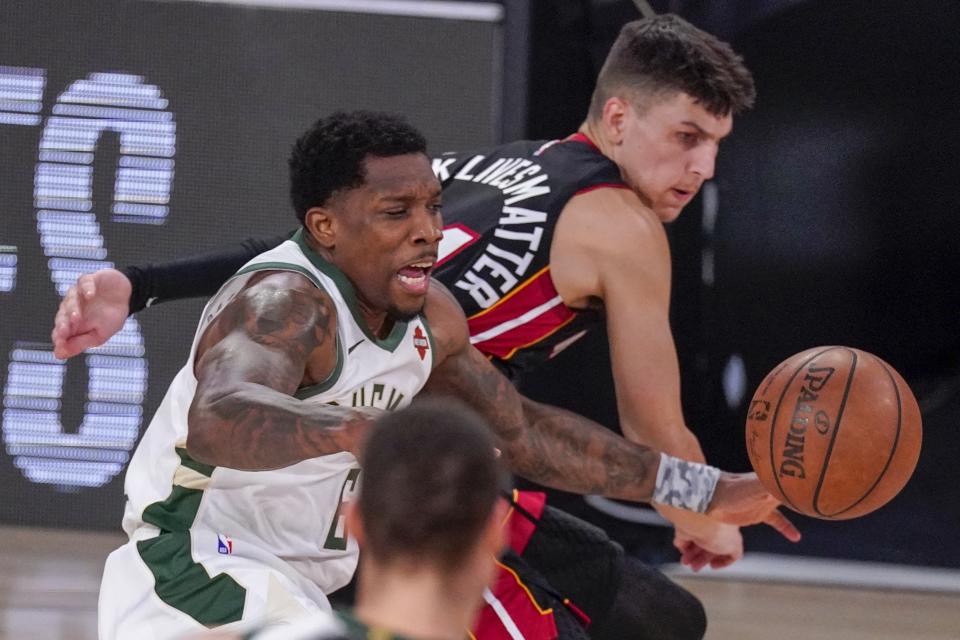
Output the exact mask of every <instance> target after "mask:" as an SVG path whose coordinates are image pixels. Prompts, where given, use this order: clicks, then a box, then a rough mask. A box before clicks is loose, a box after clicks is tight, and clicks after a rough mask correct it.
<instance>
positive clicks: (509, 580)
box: [473, 562, 559, 640]
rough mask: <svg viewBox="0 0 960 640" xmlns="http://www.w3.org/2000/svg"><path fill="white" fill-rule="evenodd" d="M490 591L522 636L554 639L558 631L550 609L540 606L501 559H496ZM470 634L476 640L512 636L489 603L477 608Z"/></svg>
mask: <svg viewBox="0 0 960 640" xmlns="http://www.w3.org/2000/svg"><path fill="white" fill-rule="evenodd" d="M490 592H491V593H492V594H493V597H495V598H496V599H497V600H498V601H499V603H500V605H501V606H502V607H503V611H504V613H505V615H507V616H509V619H510V621H511V622H512V623H513V624H514V625H515V626H516V627H517V629H519V630H520V633H521V634H522V635H523V637H524V638H528V639H529V640H555V638H557V636H558V635H559V634H558V633H557V623H556V622H555V621H554V619H553V609H543V608H541V607H540V605H539V604H538V603H537V601H536V599H535V598H534V597H533V594H532V593H530V591H529V590H528V589H527V587H526V585H524V584H523V581H522V580H521V579H520V577H519V576H518V575H517V574H516V573H515V572H514V571H513V570H512V569H510V568H509V567H507V566H506V565H504V564H502V563H501V562H497V577H496V579H495V580H494V582H493V584H492V585H491V586H490ZM473 635H474V636H475V637H476V638H477V640H512V639H513V636H512V635H511V634H510V632H509V631H507V628H506V627H505V626H504V622H503V621H502V620H501V619H500V615H498V613H497V611H495V610H494V608H493V607H492V606H490V605H489V604H486V605H485V606H484V607H483V608H482V609H480V614H479V616H478V617H477V621H476V623H475V624H474V625H473Z"/></svg>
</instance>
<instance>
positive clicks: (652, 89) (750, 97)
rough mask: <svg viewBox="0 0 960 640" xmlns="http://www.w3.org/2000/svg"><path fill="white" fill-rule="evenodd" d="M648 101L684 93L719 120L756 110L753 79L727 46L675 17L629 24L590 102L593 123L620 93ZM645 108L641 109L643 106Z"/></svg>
mask: <svg viewBox="0 0 960 640" xmlns="http://www.w3.org/2000/svg"><path fill="white" fill-rule="evenodd" d="M623 91H629V92H631V93H632V94H633V95H634V97H638V98H639V99H640V101H641V102H643V101H644V99H645V98H648V97H650V98H655V97H660V96H666V95H668V94H670V93H674V92H683V93H686V94H687V95H689V96H690V97H692V98H693V99H694V100H695V101H696V102H697V103H698V104H700V105H701V106H703V107H704V108H705V109H706V110H707V111H709V112H710V113H712V114H713V115H715V116H726V115H728V114H730V113H733V114H738V113H741V112H743V111H746V110H747V109H750V108H751V107H752V106H753V102H754V99H755V98H756V90H755V88H754V85H753V76H751V75H750V71H749V70H747V68H746V67H745V66H744V64H743V59H742V58H741V57H740V56H739V55H737V54H736V52H734V50H733V49H732V48H731V47H730V45H729V44H727V43H726V42H723V41H722V40H719V39H718V38H716V37H714V36H712V35H710V34H709V33H707V32H705V31H701V30H700V29H697V28H696V27H694V26H693V25H692V24H690V23H689V22H687V21H686V20H683V19H682V18H679V17H677V16H675V15H671V14H666V15H661V16H655V17H652V18H644V19H643V20H635V21H633V22H628V23H627V24H625V25H624V26H623V28H622V29H621V30H620V35H619V36H618V37H617V40H616V41H615V42H614V43H613V47H611V49H610V53H609V54H608V55H607V59H606V61H605V62H604V63H603V68H602V69H601V70H600V75H599V77H598V78H597V86H596V88H595V89H594V92H593V98H592V99H591V101H590V113H589V116H588V117H589V118H591V119H597V118H599V117H600V116H601V114H602V113H603V106H604V104H605V103H606V102H607V100H609V99H610V98H612V97H614V96H617V95H618V94H619V93H620V92H623ZM641 108H642V105H641Z"/></svg>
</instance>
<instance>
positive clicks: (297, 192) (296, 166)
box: [289, 111, 427, 224]
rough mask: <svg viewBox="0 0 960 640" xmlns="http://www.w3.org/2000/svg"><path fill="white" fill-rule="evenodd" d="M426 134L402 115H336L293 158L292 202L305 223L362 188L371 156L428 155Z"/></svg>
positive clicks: (316, 128)
mask: <svg viewBox="0 0 960 640" xmlns="http://www.w3.org/2000/svg"><path fill="white" fill-rule="evenodd" d="M426 152H427V141H426V139H425V138H424V137H423V135H422V134H421V133H420V132H419V131H417V130H416V129H415V128H414V127H412V126H411V125H410V124H408V123H407V122H406V120H404V119H403V118H401V117H400V116H396V115H393V114H389V113H378V112H374V111H351V112H345V111H337V112H336V113H333V114H331V115H329V116H327V117H326V118H321V119H320V120H317V122H315V123H314V125H313V126H312V127H310V129H309V130H307V132H306V133H304V134H303V135H302V136H300V138H299V139H298V140H297V141H296V143H295V144H294V145H293V151H292V152H291V153H290V160H289V166H290V201H291V202H292V203H293V209H294V211H296V214H297V219H298V220H300V223H301V224H302V223H303V221H304V218H305V217H306V214H307V211H308V210H309V209H310V208H312V207H320V206H323V205H324V204H326V203H327V200H329V198H330V196H332V195H333V194H334V193H336V192H337V191H341V190H343V189H352V188H354V187H359V186H360V185H362V184H363V181H364V179H365V178H366V176H365V173H364V160H365V159H366V158H367V157H368V156H374V157H390V156H399V155H404V154H407V153H426Z"/></svg>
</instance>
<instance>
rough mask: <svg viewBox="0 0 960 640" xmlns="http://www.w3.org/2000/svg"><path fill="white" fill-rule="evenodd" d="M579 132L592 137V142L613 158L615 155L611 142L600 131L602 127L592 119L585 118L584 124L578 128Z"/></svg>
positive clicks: (601, 151) (604, 153)
mask: <svg viewBox="0 0 960 640" xmlns="http://www.w3.org/2000/svg"><path fill="white" fill-rule="evenodd" d="M577 132H578V133H581V134H583V135H585V136H587V137H588V138H590V142H592V143H593V144H594V146H595V147H596V148H597V149H599V150H600V153H602V154H603V155H605V156H607V157H608V158H610V159H611V160H613V155H611V154H612V152H613V150H612V148H611V145H610V143H609V142H607V140H606V139H604V137H603V132H602V131H600V127H599V126H597V125H596V124H595V123H594V122H593V121H592V120H589V119H588V120H585V121H584V122H583V124H581V125H580V128H579V129H577Z"/></svg>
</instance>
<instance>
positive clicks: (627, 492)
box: [424, 282, 800, 541]
mask: <svg viewBox="0 0 960 640" xmlns="http://www.w3.org/2000/svg"><path fill="white" fill-rule="evenodd" d="M425 312H426V315H427V321H428V322H429V323H430V327H431V331H432V333H433V336H434V339H435V342H436V345H437V353H435V354H434V363H435V364H434V370H433V372H432V373H431V375H430V380H429V381H428V382H427V386H426V387H425V388H424V392H425V393H432V394H445V395H451V396H456V397H457V398H460V399H461V400H463V401H465V402H466V403H467V404H469V405H470V406H472V407H473V408H474V410H476V411H477V412H478V413H480V414H481V415H482V416H483V417H484V418H486V420H487V421H488V422H489V423H490V425H491V427H492V428H493V430H494V432H495V434H496V436H497V437H498V439H499V442H500V447H501V450H502V452H503V456H504V459H505V460H506V462H507V464H508V466H509V467H510V468H511V470H512V471H513V472H515V473H517V474H519V475H521V476H523V477H525V478H528V479H530V480H534V481H536V482H538V483H540V484H543V485H546V486H551V487H554V488H557V489H563V490H565V491H572V492H575V493H594V494H601V495H604V496H607V497H609V498H622V499H626V500H635V501H640V502H649V501H650V500H651V498H652V497H653V495H654V489H655V487H656V484H657V472H658V470H659V468H660V464H661V460H662V458H661V455H660V453H659V452H657V451H654V450H653V449H650V448H649V447H646V446H643V445H640V444H635V443H632V442H629V441H627V440H626V439H624V438H622V437H620V436H618V435H616V434H614V433H613V432H611V431H609V430H607V429H605V428H603V427H602V426H600V425H598V424H596V423H595V422H592V421H591V420H589V419H587V418H584V417H582V416H579V415H577V414H574V413H571V412H569V411H564V410H563V409H559V408H557V407H552V406H549V405H544V404H540V403H537V402H533V401H532V400H529V399H527V398H524V397H523V396H521V395H520V394H519V393H518V392H517V390H516V389H515V388H514V387H513V385H512V384H510V381H509V380H507V379H506V378H505V377H504V376H503V375H502V374H501V373H500V372H499V371H497V370H496V369H495V368H494V367H493V365H492V364H490V362H489V361H488V360H487V359H486V358H485V357H484V356H483V354H481V353H480V352H479V351H477V349H476V348H474V347H473V346H472V345H471V344H470V342H469V336H468V332H467V324H466V321H465V318H464V316H463V311H462V310H461V309H460V307H459V305H457V303H456V300H454V298H453V296H452V295H450V292H448V291H447V290H446V289H444V288H443V286H442V285H440V284H439V283H437V282H434V283H433V284H432V285H431V291H430V294H429V296H428V299H427V306H426V309H425ZM681 464H683V463H682V462H681ZM717 473H719V474H720V476H719V480H718V482H717V484H716V489H715V491H714V493H713V498H712V500H711V501H710V503H709V505H708V507H707V511H706V512H707V514H708V515H712V516H714V517H716V518H717V519H718V520H721V521H723V522H727V523H730V524H736V525H740V526H745V525H749V524H757V523H760V522H763V523H766V524H769V525H770V526H772V527H774V528H775V529H777V530H778V531H779V532H780V533H781V534H783V535H784V536H786V537H787V538H789V539H791V540H794V541H796V540H799V538H800V533H799V532H798V531H797V530H796V528H795V527H794V526H793V525H792V524H790V522H789V520H787V519H786V518H785V517H784V516H783V514H781V513H780V512H779V511H778V510H777V506H778V504H779V503H778V502H777V501H776V500H775V499H774V498H773V496H771V495H770V494H769V493H768V492H767V491H766V490H765V489H764V488H763V486H762V485H761V484H760V482H759V480H758V479H757V477H756V474H732V473H724V472H717Z"/></svg>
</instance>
